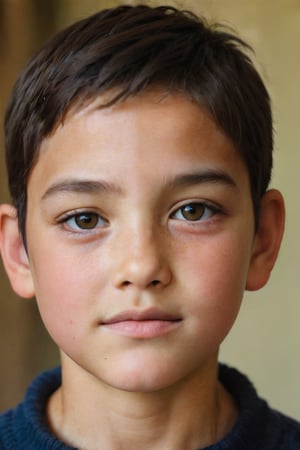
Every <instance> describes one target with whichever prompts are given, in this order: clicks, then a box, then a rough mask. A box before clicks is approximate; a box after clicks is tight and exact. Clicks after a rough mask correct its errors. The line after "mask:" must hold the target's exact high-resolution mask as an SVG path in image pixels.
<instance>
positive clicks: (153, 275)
mask: <svg viewBox="0 0 300 450" xmlns="http://www.w3.org/2000/svg"><path fill="white" fill-rule="evenodd" d="M121 234H122V238H121V236H120V238H121V240H122V242H119V244H120V245H119V246H118V247H119V250H118V251H117V255H116V256H117V260H116V266H115V270H116V273H115V280H116V285H117V286H118V287H124V286H129V285H134V286H136V287H138V288H140V289H144V288H146V287H149V286H158V285H161V286H162V285H166V284H168V282H169V281H170V278H171V273H170V268H169V265H168V258H167V255H166V254H165V250H164V249H165V245H163V240H164V239H163V232H162V230H159V229H158V228H157V227H155V226H154V224H152V223H151V221H150V220H148V221H145V220H144V221H139V222H138V223H136V224H135V225H131V226H130V227H128V228H127V229H126V230H123V231H122V233H121Z"/></svg>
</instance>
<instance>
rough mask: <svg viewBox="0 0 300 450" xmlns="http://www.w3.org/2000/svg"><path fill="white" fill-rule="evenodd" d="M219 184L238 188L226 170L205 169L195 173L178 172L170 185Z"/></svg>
mask: <svg viewBox="0 0 300 450" xmlns="http://www.w3.org/2000/svg"><path fill="white" fill-rule="evenodd" d="M210 183H212V184H221V185H225V186H228V187H231V188H235V189H238V186H237V184H236V182H235V181H234V179H233V178H232V177H231V176H230V175H228V174H227V173H226V172H223V171H220V170H215V169H207V170H204V171H200V172H199V171H198V172H195V173H188V174H179V175H176V176H175V177H174V178H173V180H172V181H171V186H172V187H181V186H183V187H184V186H192V185H195V184H210Z"/></svg>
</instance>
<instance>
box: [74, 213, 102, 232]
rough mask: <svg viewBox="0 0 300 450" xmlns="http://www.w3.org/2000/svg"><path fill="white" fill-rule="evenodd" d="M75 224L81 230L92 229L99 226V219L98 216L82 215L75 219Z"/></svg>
mask: <svg viewBox="0 0 300 450" xmlns="http://www.w3.org/2000/svg"><path fill="white" fill-rule="evenodd" d="M75 222H76V225H78V227H80V228H85V229H91V228H95V226H96V225H97V222H98V217H97V215H96V214H80V215H79V216H77V217H76V218H75Z"/></svg>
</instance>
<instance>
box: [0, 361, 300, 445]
mask: <svg viewBox="0 0 300 450" xmlns="http://www.w3.org/2000/svg"><path fill="white" fill-rule="evenodd" d="M219 377H220V380H221V382H222V384H223V385H224V386H225V388H226V389H227V390H228V391H229V392H230V393H231V394H232V395H233V397H234V399H235V401H236V404H237V406H238V408H239V418H238V421H237V423H236V424H235V426H234V427H233V429H232V431H231V432H230V433H229V434H228V435H227V436H225V438H224V439H222V440H221V441H220V442H218V443H217V444H214V445H211V446H209V447H206V449H205V450H300V424H299V423H298V422H296V421H294V420H292V419H290V418H288V417H286V416H284V415H282V414H280V413H279V412H276V411H274V410H272V409H270V408H269V406H268V405H267V403H266V402H265V401H264V400H262V399H260V398H259V397H258V396H257V394H256V392H255V389H254V388H253V386H252V384H251V383H250V382H249V381H248V379H247V378H246V377H245V376H244V375H242V374H240V373H239V372H238V371H237V370H235V369H231V368H228V367H226V366H223V365H220V370H219ZM60 382H61V375H60V369H54V370H51V371H48V372H44V373H42V374H41V375H40V376H39V377H38V378H36V379H35V380H34V382H33V383H32V385H31V386H30V387H29V389H28V391H27V394H26V397H25V399H24V401H23V402H22V403H21V404H20V405H19V406H17V407H16V408H15V409H13V410H10V411H7V412H6V413H4V414H3V415H1V416H0V449H1V450H3V449H5V450H68V449H69V450H70V449H71V447H68V446H67V445H65V444H64V443H63V442H61V441H59V440H58V439H56V438H55V437H54V436H53V435H52V434H51V431H50V430H49V428H48V427H47V421H46V418H45V407H46V404H47V400H48V398H49V396H50V395H51V393H52V392H53V391H54V390H55V389H57V387H58V386H59V385H60ZM73 450H74V449H73Z"/></svg>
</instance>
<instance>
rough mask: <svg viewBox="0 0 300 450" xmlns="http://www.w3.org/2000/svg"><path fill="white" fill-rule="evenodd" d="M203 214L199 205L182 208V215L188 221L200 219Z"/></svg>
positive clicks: (202, 209)
mask: <svg viewBox="0 0 300 450" xmlns="http://www.w3.org/2000/svg"><path fill="white" fill-rule="evenodd" d="M203 212H204V208H203V206H202V205H200V204H196V203H191V204H190V205H186V206H185V207H184V208H183V211H182V215H183V216H184V217H185V219H188V220H199V219H201V217H202V215H203Z"/></svg>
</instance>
